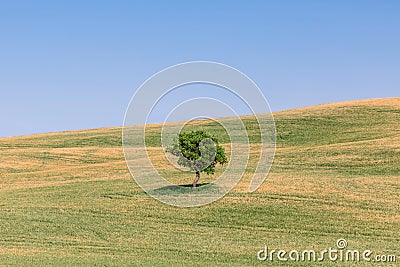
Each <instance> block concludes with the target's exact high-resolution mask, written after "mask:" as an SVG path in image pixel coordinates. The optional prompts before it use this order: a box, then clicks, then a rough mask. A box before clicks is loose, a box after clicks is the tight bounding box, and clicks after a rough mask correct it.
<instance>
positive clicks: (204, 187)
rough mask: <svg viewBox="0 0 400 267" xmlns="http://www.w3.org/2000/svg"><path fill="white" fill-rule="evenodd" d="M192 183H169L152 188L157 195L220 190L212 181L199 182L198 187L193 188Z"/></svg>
mask: <svg viewBox="0 0 400 267" xmlns="http://www.w3.org/2000/svg"><path fill="white" fill-rule="evenodd" d="M192 186H193V185H192V184H182V185H168V186H164V187H160V188H157V189H154V190H152V193H153V194H155V195H180V194H198V193H210V192H218V191H219V189H218V186H216V185H215V184H212V183H199V184H197V187H196V189H193V188H192Z"/></svg>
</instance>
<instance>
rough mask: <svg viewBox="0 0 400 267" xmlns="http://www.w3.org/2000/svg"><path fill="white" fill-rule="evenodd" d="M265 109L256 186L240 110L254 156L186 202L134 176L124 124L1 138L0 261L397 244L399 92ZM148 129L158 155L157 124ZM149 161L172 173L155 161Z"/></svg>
mask: <svg viewBox="0 0 400 267" xmlns="http://www.w3.org/2000/svg"><path fill="white" fill-rule="evenodd" d="M273 115H274V118H275V124H276V141H277V150H276V155H275V160H274V164H273V167H272V169H271V171H270V174H269V176H268V177H267V179H266V180H265V182H264V184H263V185H262V186H261V187H260V188H259V189H258V190H257V191H256V192H254V193H247V191H246V190H247V187H248V183H249V181H250V179H251V171H252V168H254V167H255V161H254V159H255V158H256V156H257V153H258V151H257V149H258V148H259V139H258V138H257V134H258V132H257V129H256V128H257V127H255V126H256V122H255V120H254V118H253V117H252V116H245V117H243V121H244V124H245V125H246V128H247V130H248V132H249V134H250V136H251V137H252V138H250V142H251V153H252V154H251V157H250V164H249V167H248V169H247V171H246V173H245V175H244V177H243V178H242V180H241V181H240V182H239V184H238V185H237V187H236V188H235V189H234V190H233V191H232V192H230V193H229V194H227V195H226V196H225V197H224V198H223V199H221V200H219V201H217V202H215V203H212V204H211V205H207V206H204V207H201V208H192V209H182V208H175V207H170V206H166V205H164V204H162V203H159V202H158V201H156V200H154V199H152V198H151V197H149V196H148V195H146V194H145V193H144V192H143V191H142V190H141V189H140V187H138V186H137V185H136V183H135V182H134V180H133V179H132V177H131V175H130V173H129V171H128V170H127V167H126V163H125V160H124V155H123V152H122V146H121V127H113V128H102V129H90V130H80V131H69V132H60V133H46V134H36V135H30V136H20V137H10V138H0V159H1V160H0V196H1V197H0V214H1V215H0V262H2V263H6V264H12V265H19V266H27V265H64V266H71V265H91V266H93V265H115V266H120V265H145V266H154V265H156V266H160V265H161V266H173V265H180V266H181V265H192V266H202V265H210V266H215V265H219V266H232V265H233V266H244V265H245V266H249V265H257V264H258V263H259V262H258V260H257V258H256V253H257V251H259V250H260V249H263V248H264V246H265V245H269V247H271V249H288V250H290V249H299V250H300V249H310V248H315V249H319V248H321V249H325V248H327V247H334V246H335V242H336V240H337V239H339V238H345V239H346V240H347V241H348V243H349V247H351V248H358V249H360V250H361V249H370V250H372V251H375V252H377V253H381V254H382V253H386V254H398V251H397V249H398V244H399V241H400V236H399V235H398V233H399V232H400V209H399V205H398V203H400V179H399V178H400V168H399V166H400V127H399V125H400V98H388V99H370V100H360V101H348V102H340V103H332V104H324V105H318V106H312V107H304V108H299V109H293V110H286V111H281V112H276V113H274V114H273ZM199 127H200V128H206V129H207V130H208V131H211V132H213V131H215V132H216V133H219V134H221V139H222V140H223V142H222V144H223V145H225V146H227V145H228V144H227V142H226V140H227V139H226V138H225V137H224V133H223V132H221V131H220V130H218V126H217V125H216V123H215V122H210V121H201V122H196V123H193V124H191V125H189V126H188V129H189V128H192V129H196V128H199ZM146 133H148V136H146V138H147V139H146V141H148V146H149V151H150V153H149V154H150V157H155V158H157V155H159V154H160V153H161V151H162V148H161V147H160V142H159V134H160V125H148V126H147V128H146ZM224 140H225V141H224ZM157 159H158V158H157ZM157 167H158V168H160V171H161V172H163V173H164V174H165V175H171V174H172V173H173V170H172V168H171V167H169V166H167V165H166V164H165V162H164V161H163V160H162V159H161V160H159V162H158V165H157ZM221 171H222V169H220V170H219V172H217V174H216V175H218V173H220V172H221ZM214 178H215V177H204V178H202V179H203V181H208V180H207V179H209V180H212V179H214ZM175 179H176V180H174V181H176V182H179V181H181V180H185V179H191V177H189V176H185V175H184V174H182V175H176V176H175ZM189 182H190V180H189ZM200 182H201V181H200ZM161 252H162V253H161ZM398 261H400V258H399V259H398ZM274 264H276V265H279V262H275V263H274ZM309 264H310V263H309V262H298V266H308V265H309ZM317 264H321V266H327V265H328V266H329V265H332V266H333V265H334V263H330V262H327V261H325V262H323V263H317ZM284 265H285V264H284V263H282V266H284ZM296 265H297V263H296Z"/></svg>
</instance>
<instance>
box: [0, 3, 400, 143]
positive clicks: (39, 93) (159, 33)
mask: <svg viewBox="0 0 400 267" xmlns="http://www.w3.org/2000/svg"><path fill="white" fill-rule="evenodd" d="M399 14H400V2H399V1H361V0H360V1H158V2H156V1H40V0H38V1H19V0H16V1H11V0H10V1H1V2H0V90H1V97H0V113H1V117H0V123H1V125H2V127H1V128H0V136H13V135H23V134H30V133H41V132H49V131H61V130H71V129H85V128H97V127H105V126H117V125H118V126H120V125H122V123H123V118H124V113H125V109H126V107H127V105H128V103H129V100H130V98H131V96H132V95H133V93H134V92H135V90H136V89H137V88H138V87H139V86H140V85H141V84H142V83H143V82H144V81H145V80H146V79H147V78H148V77H149V76H151V75H153V74H154V73H156V72H158V71H160V70H162V69H163V68H166V67H168V66H171V65H174V64H178V63H182V62H186V61H194V60H206V61H216V62H221V63H224V64H227V65H230V66H232V67H234V68H237V69H239V70H240V71H242V72H244V73H245V74H247V75H248V76H249V77H250V78H251V79H253V80H254V81H255V82H256V83H257V84H258V86H259V87H260V88H261V89H262V91H263V92H264V94H265V96H266V97H267V99H268V101H269V103H270V106H271V108H272V110H273V111H278V110H283V109H289V108H295V107H301V106H306V105H314V104H320V103H327V102H336V101H344V100H352V99H364V98H375V97H395V96H397V97H398V96H400V93H399V92H400V48H399V47H400V16H399ZM161 119H162V116H161V114H160V116H159V117H157V116H154V118H153V120H154V121H157V120H161Z"/></svg>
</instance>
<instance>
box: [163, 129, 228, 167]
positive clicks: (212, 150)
mask: <svg viewBox="0 0 400 267" xmlns="http://www.w3.org/2000/svg"><path fill="white" fill-rule="evenodd" d="M167 151H168V152H170V153H171V154H173V155H175V156H177V157H179V159H178V164H179V165H181V166H183V167H187V168H190V169H191V170H193V171H196V172H198V171H202V172H205V173H207V174H214V173H215V165H216V164H217V163H219V164H221V165H223V164H225V163H227V158H226V154H225V150H224V148H223V147H221V146H220V145H219V144H218V139H217V138H216V137H215V136H212V135H210V134H208V133H206V132H204V131H202V130H197V131H190V132H182V133H179V135H178V140H175V143H174V144H173V145H172V146H171V147H170V148H168V149H167Z"/></svg>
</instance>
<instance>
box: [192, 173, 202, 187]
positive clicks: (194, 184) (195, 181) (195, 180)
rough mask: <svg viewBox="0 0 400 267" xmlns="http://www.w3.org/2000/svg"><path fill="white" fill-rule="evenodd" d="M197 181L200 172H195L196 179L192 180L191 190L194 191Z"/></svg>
mask: <svg viewBox="0 0 400 267" xmlns="http://www.w3.org/2000/svg"><path fill="white" fill-rule="evenodd" d="M199 179H200V172H199V171H196V179H194V181H193V189H196V185H197V182H198V181H199Z"/></svg>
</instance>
